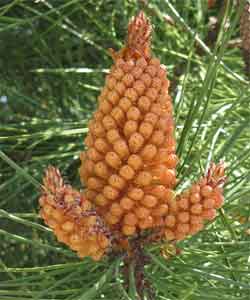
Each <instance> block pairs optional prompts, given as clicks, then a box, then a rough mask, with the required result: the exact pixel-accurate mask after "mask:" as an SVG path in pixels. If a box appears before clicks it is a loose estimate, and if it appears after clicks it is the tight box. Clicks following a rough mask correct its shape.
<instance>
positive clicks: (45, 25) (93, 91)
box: [0, 0, 250, 300]
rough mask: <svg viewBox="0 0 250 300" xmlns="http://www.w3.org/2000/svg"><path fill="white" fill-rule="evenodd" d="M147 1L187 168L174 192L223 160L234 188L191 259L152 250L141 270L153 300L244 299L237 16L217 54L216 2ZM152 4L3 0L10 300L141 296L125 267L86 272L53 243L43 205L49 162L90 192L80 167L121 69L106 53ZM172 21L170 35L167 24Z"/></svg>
mask: <svg viewBox="0 0 250 300" xmlns="http://www.w3.org/2000/svg"><path fill="white" fill-rule="evenodd" d="M144 2H146V1H144ZM148 2H149V3H150V4H149V5H148V6H147V7H145V11H146V13H147V14H148V15H149V16H150V17H151V20H152V23H153V24H154V35H153V50H154V53H155V55H156V56H158V57H160V58H161V61H162V63H164V64H165V65H166V66H167V69H168V73H169V79H170V80H171V81H172V82H173V88H172V89H171V93H172V97H173V101H174V105H175V116H176V120H177V130H176V135H177V141H178V154H179V155H180V157H181V163H180V166H179V169H178V172H179V175H178V176H179V179H180V184H179V186H178V188H180V189H181V188H182V187H184V186H186V185H187V184H189V183H190V182H191V181H193V180H195V179H197V178H198V177H199V176H200V174H201V173H203V172H204V170H205V169H206V168H207V166H208V164H209V162H210V161H216V162H217V161H219V160H220V159H224V160H225V161H226V163H227V173H228V175H229V178H228V182H227V184H226V192H225V198H226V202H225V205H224V207H223V209H222V210H221V211H220V213H219V215H218V217H217V218H216V220H215V221H214V222H213V223H211V224H208V225H207V227H206V230H204V231H203V232H201V233H199V234H198V235H196V236H194V237H192V238H190V239H187V240H185V241H183V242H181V243H179V245H178V247H180V248H181V249H182V251H181V254H180V255H178V256H176V257H174V258H172V259H171V260H167V261H166V260H165V259H164V258H163V257H162V256H160V255H159V247H158V246H155V245H154V246H153V247H151V248H150V249H147V251H148V253H149V255H150V256H151V259H152V263H151V264H150V265H149V266H147V267H146V270H145V271H146V273H147V276H148V278H149V279H150V280H151V282H152V283H153V285H154V287H155V289H156V291H157V298H156V299H165V300H175V299H178V300H196V299H197V300H198V299H204V300H210V299H211V300H223V299H227V300H235V299H241V300H244V299H246V300H247V299H249V293H250V270H249V247H250V235H249V234H247V232H249V231H247V229H249V228H250V219H249V221H246V222H243V223H240V222H239V219H238V216H242V217H245V219H247V218H249V216H250V200H249V199H250V198H249V197H250V185H249V179H250V171H249V170H250V155H249V153H250V144H249V141H250V104H249V97H250V89H249V82H247V81H246V80H245V79H244V75H243V61H242V58H241V52H240V50H239V49H238V48H230V47H228V41H229V40H231V39H232V38H237V37H238V36H239V32H238V28H239V25H238V19H239V14H240V8H239V9H236V7H235V5H234V4H233V1H226V2H227V5H226V7H225V11H224V14H223V18H222V21H221V24H222V25H221V28H220V33H219V35H218V39H217V42H216V44H215V46H214V48H213V49H209V48H208V47H207V46H206V45H205V43H204V42H203V41H204V40H205V37H206V34H207V31H208V17H209V16H212V15H216V14H218V11H217V10H216V8H214V9H212V10H208V9H207V1H205V0H185V1H178V0H172V1H168V0H152V1H148ZM243 2H244V1H242V5H243V4H244V3H243ZM142 3H143V1H136V0H105V1H104V0H98V1H94V0H71V1H59V0H55V1H46V0H41V1H25V0H12V1H8V0H2V1H1V4H0V68H1V80H0V208H1V209H0V236H1V243H0V258H1V260H0V272H1V275H0V299H1V300H12V299H17V300H29V299H41V300H42V299H44V300H47V299H56V300H57V299H58V300H59V299H65V300H66V299H67V300H70V299H72V300H73V299H74V300H76V299H77V300H85V299H86V300H88V299H96V300H97V299H134V298H135V293H136V291H135V289H134V287H133V282H134V281H133V276H134V274H133V272H132V271H131V274H130V279H131V280H130V282H131V285H130V288H129V295H128V294H127V293H126V291H125V290H124V287H123V284H122V283H123V282H122V280H123V278H122V276H121V274H120V270H121V261H120V258H116V259H113V260H112V261H109V260H104V261H102V262H100V263H93V262H92V261H91V260H88V259H85V260H83V261H79V259H78V258H77V257H76V256H75V255H74V253H73V252H71V251H70V250H69V249H67V248H66V247H64V246H63V245H62V244H59V243H58V242H56V240H55V238H54V236H53V234H52V232H51V230H50V229H48V228H46V227H45V226H44V225H43V223H42V221H41V220H40V218H39V216H38V196H39V193H40V183H41V179H42V176H43V171H44V169H45V168H46V167H47V166H48V165H49V164H53V165H56V166H58V167H59V168H60V169H61V171H62V172H63V175H64V176H65V177H66V179H67V181H69V182H71V183H72V185H74V186H75V187H78V188H80V187H81V186H80V182H79V178H78V167H79V158H78V156H79V153H80V151H82V150H83V149H84V145H83V138H84V136H85V134H86V132H87V122H88V120H89V118H90V117H91V114H92V112H93V110H94V108H95V106H96V97H97V95H98V93H99V91H100V89H101V87H102V85H103V83H104V75H105V73H106V72H107V70H108V68H109V67H110V65H111V63H112V60H111V58H110V57H109V55H108V51H107V49H108V48H114V49H118V48H119V47H120V46H121V45H122V43H121V41H123V40H124V38H125V34H126V31H125V29H126V26H127V22H128V20H129V19H130V17H131V16H132V15H134V14H135V13H136V12H137V11H138V9H139V7H141V6H143V5H142ZM166 15H170V16H171V17H172V18H173V20H174V22H175V24H174V25H171V24H169V23H167V22H166V20H165V16H166ZM226 22H229V24H230V27H229V28H228V29H227V30H225V27H224V25H225V24H226ZM201 49H202V51H201ZM201 52H202V54H201ZM180 70H181V72H180ZM178 71H179V72H180V73H181V75H180V76H177V75H176V74H177V73H178ZM4 96H6V97H7V102H5V99H6V97H4ZM113 275H114V276H113ZM135 276H136V275H135Z"/></svg>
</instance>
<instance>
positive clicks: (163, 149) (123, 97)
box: [80, 12, 178, 236]
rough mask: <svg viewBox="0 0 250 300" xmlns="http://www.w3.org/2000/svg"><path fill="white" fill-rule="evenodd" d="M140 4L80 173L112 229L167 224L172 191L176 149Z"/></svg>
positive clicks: (164, 86)
mask: <svg viewBox="0 0 250 300" xmlns="http://www.w3.org/2000/svg"><path fill="white" fill-rule="evenodd" d="M150 38H151V25H150V23H149V21H148V20H147V19H146V17H145V15H144V14H143V13H142V12H141V13H140V14H139V15H138V16H137V17H135V18H134V19H133V20H132V21H131V22H130V24H129V26H128V37H127V43H126V45H125V47H124V48H123V49H122V50H120V51H119V52H117V53H116V52H115V51H113V50H112V57H113V59H114V65H113V66H112V67H111V69H110V72H109V74H108V75H107V77H106V83H105V86H104V88H103V89H102V92H101V94H100V96H99V98H98V100H99V105H98V108H97V111H96V112H95V114H94V117H93V119H92V120H91V121H90V122H89V133H88V135H87V137H86V139H85V144H86V146H87V147H88V150H87V151H86V152H85V153H82V155H81V160H82V165H81V168H80V177H81V180H82V183H84V184H85V185H86V190H85V193H84V194H85V197H86V198H87V199H88V200H89V201H90V202H92V203H94V204H95V205H96V207H97V212H98V214H99V215H101V216H103V218H104V219H105V221H106V222H107V224H108V225H109V227H110V228H112V229H113V230H117V231H119V232H121V233H122V234H123V235H126V236H130V235H133V234H135V233H136V232H138V231H140V230H144V229H148V228H153V227H155V226H160V225H163V224H164V217H165V216H166V215H167V213H168V201H170V200H172V199H173V198H174V192H173V188H174V186H175V184H176V172H175V168H176V165H177V161H178V159H177V156H176V154H175V148H176V142H175V138H174V121H173V107H172V102H171V98H170V96H169V94H168V87H169V81H168V80H167V78H166V69H165V66H163V65H161V64H160V61H159V59H157V58H155V57H152V55H151V53H150Z"/></svg>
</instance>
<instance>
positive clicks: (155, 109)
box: [40, 12, 224, 259]
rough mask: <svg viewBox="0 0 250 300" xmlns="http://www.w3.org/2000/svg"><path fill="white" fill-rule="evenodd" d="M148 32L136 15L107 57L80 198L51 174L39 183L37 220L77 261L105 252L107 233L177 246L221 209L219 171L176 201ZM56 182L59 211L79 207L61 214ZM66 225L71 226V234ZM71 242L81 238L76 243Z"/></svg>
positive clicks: (164, 92)
mask: <svg viewBox="0 0 250 300" xmlns="http://www.w3.org/2000/svg"><path fill="white" fill-rule="evenodd" d="M151 30H152V29H151V25H150V23H149V20H148V19H147V18H146V17H145V15H144V14H143V13H142V12H141V13H139V15H138V16H137V17H135V18H134V19H133V20H132V21H131V22H130V24H129V26H128V38H127V43H126V45H125V47H124V48H123V49H121V50H120V51H119V52H115V51H113V50H112V51H111V53H112V57H113V59H114V65H113V66H112V67H111V69H110V72H109V74H108V75H107V77H106V83H105V86H104V88H103V89H102V92H101V94H100V96H99V98H98V100H99V104H98V108H97V110H96V112H95V113H94V116H93V119H92V120H91V121H90V122H89V132H88V135H87V137H86V139H85V145H86V147H87V150H86V151H85V152H82V153H81V155H80V158H81V167H80V170H79V172H80V178H81V181H82V183H83V184H84V185H85V186H86V189H85V190H84V192H83V194H80V193H78V192H77V191H75V190H73V189H72V188H71V187H70V186H65V185H63V183H62V182H61V181H60V180H61V179H60V175H59V174H58V172H57V171H56V170H55V169H50V170H49V171H48V172H47V175H46V177H45V182H44V185H45V188H46V189H45V192H44V195H43V196H42V198H41V201H40V202H41V203H40V204H41V206H42V211H41V215H42V217H43V218H44V219H45V221H46V223H47V224H48V225H49V226H50V227H51V228H53V230H54V232H55V234H56V236H57V237H58V239H59V240H61V241H62V242H64V243H66V244H67V245H69V246H70V247H71V248H72V249H74V250H76V251H77V252H78V254H79V255H80V256H85V255H90V256H92V257H94V258H95V259H98V258H101V257H102V255H103V253H104V252H105V249H107V248H108V247H109V245H110V240H109V239H108V237H107V235H106V234H105V232H106V230H105V228H108V230H109V232H110V233H111V235H112V234H113V235H115V236H120V237H121V238H122V239H126V238H127V237H134V236H136V234H138V233H140V232H142V231H144V230H149V231H150V230H151V231H152V232H154V231H160V232H161V233H162V235H161V239H167V240H171V241H172V240H181V239H183V238H185V237H186V236H187V235H189V234H194V233H196V232H197V231H199V230H201V229H202V226H203V222H204V220H211V219H213V218H214V217H215V209H217V208H219V207H220V206H221V205H222V202H223V198H222V189H221V188H220V187H219V186H220V185H221V184H222V183H223V180H224V168H223V165H218V166H215V165H212V167H211V168H210V169H209V172H208V174H207V175H206V176H205V177H204V178H202V179H201V180H200V181H199V182H198V183H197V184H195V185H194V186H192V187H191V189H190V190H188V191H186V192H184V193H183V194H181V195H180V196H178V197H177V198H176V196H175V192H174V187H175V185H176V182H177V180H176V165H177V163H178V158H177V156H176V153H175V150H176V141H175V137H174V128H175V126H174V119H173V106H172V102H171V98H170V96H169V94H168V87H169V81H168V80H167V78H166V69H165V66H163V65H161V64H160V61H159V59H157V58H155V57H152V55H151V53H150V35H151ZM53 176H55V178H53ZM54 182H57V186H58V188H59V189H60V190H61V189H62V190H63V191H64V194H63V195H64V196H63V197H64V198H63V199H64V200H63V201H62V202H63V204H64V205H66V202H67V201H66V199H67V198H65V197H66V196H67V195H70V196H71V198H73V199H79V201H78V200H77V201H76V200H74V201H73V204H72V203H71V204H69V205H70V206H68V204H67V205H66V208H64V207H61V206H60V205H59V202H58V200H57V199H59V197H58V196H57V195H58V193H59V191H58V190H57V189H56V188H55V184H54ZM59 183H60V184H59ZM47 190H49V191H50V192H51V194H52V197H51V196H50V194H48V193H47ZM60 193H61V192H60ZM60 193H59V194H60ZM60 195H61V194H60ZM49 197H50V198H49ZM48 199H53V201H52V202H51V203H49V200H48ZM60 201H61V200H60ZM73 208H74V209H73ZM47 211H48V212H47ZM75 211H77V212H75ZM78 211H79V212H78ZM73 212H74V213H73ZM87 212H94V213H95V214H94V216H87V214H86V213H87ZM81 213H83V215H81ZM54 214H55V215H58V217H55V216H54ZM72 214H73V215H72ZM52 221H53V222H52ZM65 222H71V223H72V226H73V229H72V231H71V232H70V234H69V233H67V232H65V229H64V228H67V226H66V227H65V225H64V224H65ZM66 224H67V223H66ZM53 226H54V227H53ZM87 232H92V234H91V235H89V234H88V233H87ZM72 235H73V237H74V236H76V235H77V236H78V235H79V240H78V242H73V240H74V238H72ZM89 245H91V246H89Z"/></svg>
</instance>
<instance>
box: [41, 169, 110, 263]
mask: <svg viewBox="0 0 250 300" xmlns="http://www.w3.org/2000/svg"><path fill="white" fill-rule="evenodd" d="M43 186H44V189H43V192H42V195H41V197H40V199H39V204H40V206H41V207H42V208H41V211H40V215H41V217H42V218H43V219H44V222H45V223H46V224H47V225H48V226H49V227H50V228H52V230H53V232H54V234H55V236H56V237H57V239H58V241H59V242H62V243H65V244H66V245H68V246H69V247H70V248H71V249H72V250H75V251H77V254H78V256H79V257H85V256H91V257H92V258H93V259H94V260H99V259H100V258H101V257H102V256H103V254H104V253H105V251H107V249H108V247H109V246H110V241H109V238H108V236H109V233H108V231H107V230H106V229H105V226H104V224H103V223H102V221H101V219H100V217H99V216H98V215H97V214H96V212H95V211H93V209H92V205H91V203H90V202H89V201H88V200H86V199H85V198H83V196H82V194H80V193H79V192H78V191H76V190H74V189H73V188H72V187H71V186H70V185H66V184H64V182H63V179H62V177H61V174H60V172H59V171H58V170H57V169H56V168H53V167H49V168H48V170H47V171H46V174H45V177H44V180H43Z"/></svg>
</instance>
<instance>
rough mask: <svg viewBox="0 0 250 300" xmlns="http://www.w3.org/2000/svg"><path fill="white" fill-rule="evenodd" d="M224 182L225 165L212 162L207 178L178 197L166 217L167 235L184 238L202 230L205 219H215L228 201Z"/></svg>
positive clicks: (171, 237)
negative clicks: (224, 191)
mask: <svg viewBox="0 0 250 300" xmlns="http://www.w3.org/2000/svg"><path fill="white" fill-rule="evenodd" d="M224 181H225V176H224V166H223V164H219V165H217V166H216V165H214V164H212V165H211V167H210V169H209V170H208V173H207V175H206V176H205V177H203V178H202V179H201V180H199V181H198V182H197V183H195V184H193V185H192V187H191V188H189V189H187V190H186V191H184V192H183V193H182V194H180V195H179V196H177V197H176V199H175V200H174V201H172V202H171V205H170V209H169V214H168V216H167V217H166V218H165V224H166V230H165V238H166V239H167V240H169V241H172V240H183V239H184V238H186V237H187V236H188V235H194V234H196V233H197V232H199V231H200V230H202V229H203V226H204V222H205V221H211V220H213V219H214V218H215V217H216V209H218V208H220V207H221V206H222V204H223V202H224V198H223V189H222V187H221V185H222V184H223V183H224Z"/></svg>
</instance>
